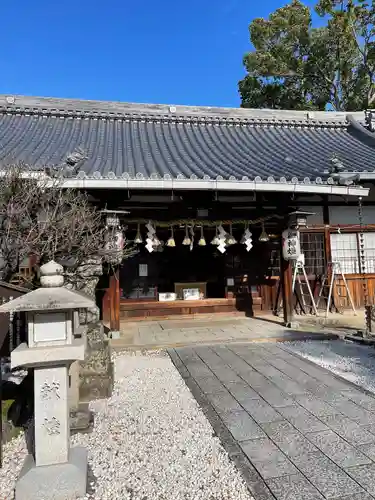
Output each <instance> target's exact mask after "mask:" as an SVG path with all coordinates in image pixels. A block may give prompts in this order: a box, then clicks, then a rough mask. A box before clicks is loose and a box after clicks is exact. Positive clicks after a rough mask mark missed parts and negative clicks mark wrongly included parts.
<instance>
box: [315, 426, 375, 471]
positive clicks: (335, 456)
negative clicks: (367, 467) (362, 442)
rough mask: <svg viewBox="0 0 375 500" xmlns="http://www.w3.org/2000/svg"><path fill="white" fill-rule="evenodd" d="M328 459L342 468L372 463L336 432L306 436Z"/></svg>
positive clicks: (330, 431)
mask: <svg viewBox="0 0 375 500" xmlns="http://www.w3.org/2000/svg"><path fill="white" fill-rule="evenodd" d="M306 437H307V439H309V440H310V441H311V442H312V443H313V444H314V445H315V446H317V447H318V448H319V449H320V450H321V451H322V452H323V453H324V454H325V455H327V457H328V458H330V459H331V460H332V461H333V462H335V463H336V464H337V465H339V466H340V467H352V466H356V465H364V464H368V463H370V462H371V461H370V459H369V458H368V457H367V456H366V455H364V454H363V453H361V452H360V451H359V450H358V449H356V448H354V446H352V445H351V444H349V443H347V442H346V441H344V439H342V438H341V437H340V436H338V435H337V434H336V433H335V432H334V431H332V430H328V431H323V432H310V433H308V434H306Z"/></svg>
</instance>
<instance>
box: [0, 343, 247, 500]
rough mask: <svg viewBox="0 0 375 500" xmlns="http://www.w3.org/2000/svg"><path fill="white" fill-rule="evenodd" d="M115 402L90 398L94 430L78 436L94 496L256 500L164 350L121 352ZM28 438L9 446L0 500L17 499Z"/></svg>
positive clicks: (102, 499) (1, 476) (99, 499)
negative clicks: (85, 452) (16, 485)
mask: <svg viewBox="0 0 375 500" xmlns="http://www.w3.org/2000/svg"><path fill="white" fill-rule="evenodd" d="M115 374H116V385H115V390H114V393H113V396H112V397H111V398H110V399H108V400H101V401H95V402H93V403H91V405H90V406H91V409H92V410H93V411H94V413H95V425H94V430H93V432H92V433H91V434H79V435H75V436H74V437H73V438H72V443H73V444H80V445H84V446H86V447H87V449H88V450H89V469H90V481H89V482H90V493H89V494H88V495H86V497H85V498H89V499H95V500H109V499H111V500H114V499H121V500H130V499H132V500H162V499H163V500H180V499H181V500H182V499H186V500H188V499H189V500H200V499H202V500H203V499H204V500H251V499H252V497H251V495H250V494H249V492H248V490H247V489H246V486H245V484H244V482H243V480H242V477H241V476H240V474H239V472H238V471H237V469H236V468H235V466H234V465H233V464H232V462H231V461H230V460H229V458H228V455H227V454H226V452H225V451H224V449H223V448H222V446H221V444H220V441H219V439H218V438H217V437H214V436H213V430H212V428H211V426H210V424H209V423H208V421H207V419H206V418H205V416H204V415H203V413H202V411H201V410H200V408H199V406H198V405H197V403H196V401H195V400H194V398H193V397H192V395H191V394H190V391H189V390H188V388H187V387H186V386H185V383H184V382H183V380H182V379H181V377H180V375H179V374H178V372H177V371H176V369H175V368H174V366H173V365H172V363H171V361H170V359H169V358H168V357H167V356H166V355H164V354H163V353H156V354H151V355H147V354H145V353H138V354H136V355H134V354H133V355H131V354H121V355H119V356H117V357H116V359H115ZM25 453H26V452H25V447H24V442H23V438H22V437H20V438H16V439H15V440H13V441H11V442H10V443H8V444H7V445H6V446H5V447H4V466H3V468H2V469H0V499H1V500H3V499H6V500H10V499H12V498H13V488H14V482H15V479H16V477H17V475H18V473H19V471H20V468H21V466H22V463H23V459H24V457H25Z"/></svg>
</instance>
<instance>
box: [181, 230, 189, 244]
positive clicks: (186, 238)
mask: <svg viewBox="0 0 375 500" xmlns="http://www.w3.org/2000/svg"><path fill="white" fill-rule="evenodd" d="M182 244H183V245H185V246H189V245H191V239H190V238H189V233H188V227H187V226H185V238H184V239H183V241H182Z"/></svg>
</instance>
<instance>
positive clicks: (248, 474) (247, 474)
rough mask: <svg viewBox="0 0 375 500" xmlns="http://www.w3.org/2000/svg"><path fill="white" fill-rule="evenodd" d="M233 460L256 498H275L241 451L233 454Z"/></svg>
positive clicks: (273, 499)
mask: <svg viewBox="0 0 375 500" xmlns="http://www.w3.org/2000/svg"><path fill="white" fill-rule="evenodd" d="M232 460H233V462H234V463H235V465H236V467H237V469H238V470H239V471H240V472H241V474H242V477H243V479H244V481H245V483H246V485H247V486H248V488H249V490H250V491H251V493H252V495H253V496H254V499H255V498H256V500H275V497H274V496H273V495H272V493H271V491H270V489H269V488H268V486H267V485H266V483H265V482H264V480H263V479H262V477H261V476H260V474H259V472H258V471H257V470H256V469H255V467H254V466H253V465H252V464H251V463H250V461H249V460H248V458H247V457H245V455H244V454H243V453H241V454H239V455H233V457H232Z"/></svg>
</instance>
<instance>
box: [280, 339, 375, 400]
mask: <svg viewBox="0 0 375 500" xmlns="http://www.w3.org/2000/svg"><path fill="white" fill-rule="evenodd" d="M284 346H285V347H286V348H287V349H288V350H290V351H291V352H295V353H296V354H299V355H300V356H302V357H304V358H307V359H309V360H310V361H313V362H314V363H316V364H318V365H320V366H323V367H324V368H327V369H328V370H330V371H332V372H333V373H335V374H337V375H340V376H341V377H343V378H345V379H347V380H349V381H350V382H353V383H355V384H357V385H360V386H362V387H364V388H365V389H367V390H369V391H371V392H374V393H375V349H374V348H373V347H368V346H362V345H358V344H354V343H352V342H347V341H344V340H330V341H319V340H307V341H302V342H301V341H296V342H285V343H284Z"/></svg>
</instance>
